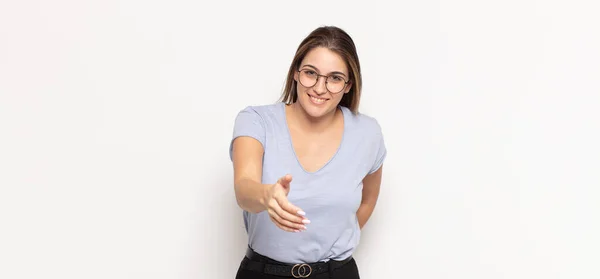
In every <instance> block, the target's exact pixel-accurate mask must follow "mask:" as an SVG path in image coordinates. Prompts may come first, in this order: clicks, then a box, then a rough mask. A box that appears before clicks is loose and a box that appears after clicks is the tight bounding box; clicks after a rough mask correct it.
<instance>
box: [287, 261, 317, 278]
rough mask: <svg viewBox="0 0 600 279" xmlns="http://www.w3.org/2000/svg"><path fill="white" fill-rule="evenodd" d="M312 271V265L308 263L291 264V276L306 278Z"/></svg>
mask: <svg viewBox="0 0 600 279" xmlns="http://www.w3.org/2000/svg"><path fill="white" fill-rule="evenodd" d="M311 273H312V267H311V266H310V265H308V264H295V265H294V266H292V276H293V277H294V278H307V277H308V276H310V274H311Z"/></svg>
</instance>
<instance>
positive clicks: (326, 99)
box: [306, 93, 329, 101]
mask: <svg viewBox="0 0 600 279" xmlns="http://www.w3.org/2000/svg"><path fill="white" fill-rule="evenodd" d="M306 95H308V97H313V98H317V99H323V100H325V101H329V98H322V97H318V96H313V95H311V94H310V93H306Z"/></svg>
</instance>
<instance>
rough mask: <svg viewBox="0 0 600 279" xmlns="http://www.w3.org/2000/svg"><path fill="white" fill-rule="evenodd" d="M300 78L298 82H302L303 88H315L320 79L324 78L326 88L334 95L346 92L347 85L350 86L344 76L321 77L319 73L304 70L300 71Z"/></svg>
mask: <svg viewBox="0 0 600 279" xmlns="http://www.w3.org/2000/svg"><path fill="white" fill-rule="evenodd" d="M298 72H299V73H300V74H299V77H298V81H300V84H302V86H304V87H307V88H311V87H313V86H315V84H317V82H318V81H319V77H324V78H326V79H325V87H326V88H327V90H328V91H329V92H331V93H333V94H336V93H340V92H342V90H344V88H346V84H348V82H349V81H346V80H345V79H344V78H343V77H342V76H340V75H335V74H334V75H330V76H324V75H319V74H317V72H315V71H314V70H311V69H303V70H298Z"/></svg>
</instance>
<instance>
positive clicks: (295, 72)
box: [294, 71, 298, 82]
mask: <svg viewBox="0 0 600 279" xmlns="http://www.w3.org/2000/svg"><path fill="white" fill-rule="evenodd" d="M294 80H295V81H296V82H298V71H294Z"/></svg>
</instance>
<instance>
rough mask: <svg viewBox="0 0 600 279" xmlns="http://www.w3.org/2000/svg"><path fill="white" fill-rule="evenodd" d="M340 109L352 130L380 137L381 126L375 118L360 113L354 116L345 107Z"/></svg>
mask: <svg viewBox="0 0 600 279" xmlns="http://www.w3.org/2000/svg"><path fill="white" fill-rule="evenodd" d="M342 109H343V110H344V113H345V114H346V115H347V117H346V119H347V120H348V121H349V122H350V123H349V124H350V125H351V128H352V129H353V130H356V131H359V132H360V133H363V134H368V135H373V136H380V135H381V134H382V129H381V125H380V124H379V121H377V119H376V118H375V117H373V116H371V115H368V114H364V113H360V112H359V113H357V114H354V113H352V111H350V109H348V108H346V107H342Z"/></svg>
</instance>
